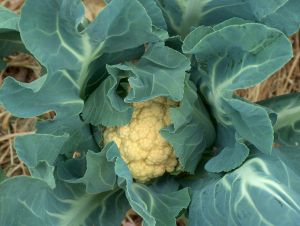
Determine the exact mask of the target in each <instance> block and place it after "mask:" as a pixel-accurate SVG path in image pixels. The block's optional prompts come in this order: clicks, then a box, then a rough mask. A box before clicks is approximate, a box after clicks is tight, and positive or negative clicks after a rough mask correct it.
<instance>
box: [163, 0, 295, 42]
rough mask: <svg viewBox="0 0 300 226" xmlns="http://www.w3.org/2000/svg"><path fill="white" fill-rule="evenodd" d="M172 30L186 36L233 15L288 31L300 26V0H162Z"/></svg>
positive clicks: (286, 32) (287, 32) (172, 32)
mask: <svg viewBox="0 0 300 226" xmlns="http://www.w3.org/2000/svg"><path fill="white" fill-rule="evenodd" d="M158 2H159V5H160V7H161V9H162V11H163V13H164V16H165V18H166V20H167V23H168V27H169V31H170V32H171V34H174V33H175V34H180V35H182V36H183V37H184V36H186V35H187V34H188V33H189V32H190V30H191V29H192V27H197V26H199V25H215V24H218V23H221V22H223V21H225V20H227V19H230V18H233V17H240V18H243V19H246V20H251V21H253V22H258V23H263V24H266V25H268V26H270V27H274V28H277V29H280V30H281V31H283V32H284V33H285V34H287V35H291V34H293V33H295V32H296V31H297V30H298V29H299V27H300V16H299V13H298V11H297V9H298V8H299V7H300V3H299V1H298V0H272V1H252V0H245V1H241V0H224V1H218V0H208V1H201V0H192V1H188V0H158Z"/></svg>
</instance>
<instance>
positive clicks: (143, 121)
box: [103, 97, 178, 182]
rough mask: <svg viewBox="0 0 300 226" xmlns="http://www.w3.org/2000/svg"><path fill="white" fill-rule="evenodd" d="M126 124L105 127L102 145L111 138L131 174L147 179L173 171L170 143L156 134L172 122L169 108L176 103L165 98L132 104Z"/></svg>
mask: <svg viewBox="0 0 300 226" xmlns="http://www.w3.org/2000/svg"><path fill="white" fill-rule="evenodd" d="M132 105H133V108H134V110H133V115H132V119H131V121H130V123H129V124H127V125H124V126H115V127H107V128H105V129H104V133H103V137H104V144H107V143H109V142H111V141H114V142H115V143H116V144H117V146H118V148H119V150H120V153H121V156H122V158H123V160H124V161H125V163H126V164H127V165H128V168H129V170H130V171H131V174H132V177H133V178H134V179H136V180H137V181H139V182H147V181H149V180H151V179H152V178H155V177H159V176H162V175H163V174H164V173H165V172H173V171H174V170H175V168H176V166H177V165H178V160H177V157H176V155H175V153H174V150H173V148H172V146H171V145H170V144H169V143H168V142H167V140H165V139H164V138H163V137H162V136H161V135H160V133H159V131H160V129H162V128H164V127H166V126H167V125H170V124H171V118H170V115H169V109H170V107H175V106H177V103H176V102H174V101H171V100H168V99H167V98H165V97H157V98H154V99H152V100H149V101H145V102H138V103H133V104H132Z"/></svg>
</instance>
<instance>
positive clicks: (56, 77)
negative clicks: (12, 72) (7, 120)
mask: <svg viewBox="0 0 300 226" xmlns="http://www.w3.org/2000/svg"><path fill="white" fill-rule="evenodd" d="M50 74H51V75H50ZM50 74H48V75H44V76H42V77H40V78H39V79H37V80H35V81H33V82H31V83H22V82H18V81H16V80H14V79H13V78H7V79H5V81H4V84H3V87H2V89H1V90H0V99H1V100H2V101H3V104H4V106H5V108H6V109H7V110H8V111H10V112H12V114H14V115H15V116H17V117H25V118H26V117H32V116H36V115H41V114H43V113H45V112H49V111H55V112H56V115H57V118H64V117H72V116H74V115H76V114H79V113H80V112H81V110H82V107H83V101H82V100H81V99H80V98H79V88H78V86H77V85H76V84H75V83H74V81H73V80H72V78H71V75H70V73H69V72H67V71H65V70H62V71H57V72H55V73H52V72H50Z"/></svg>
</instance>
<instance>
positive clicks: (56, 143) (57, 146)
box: [15, 134, 68, 188]
mask: <svg viewBox="0 0 300 226" xmlns="http://www.w3.org/2000/svg"><path fill="white" fill-rule="evenodd" d="M67 139H68V136H67V135H64V136H53V135H48V134H32V135H25V136H19V137H17V138H16V140H15V148H16V151H17V154H18V157H19V158H20V159H21V160H22V161H23V162H24V163H25V164H26V166H27V167H28V169H29V171H30V173H31V175H32V176H33V177H36V178H40V179H42V180H44V181H45V182H47V183H48V184H49V186H50V187H51V188H54V187H55V179H54V176H53V171H54V166H55V164H56V159H57V157H58V155H59V154H60V151H61V149H62V147H63V145H64V143H65V142H66V141H67Z"/></svg>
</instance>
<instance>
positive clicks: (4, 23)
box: [0, 5, 19, 35]
mask: <svg viewBox="0 0 300 226" xmlns="http://www.w3.org/2000/svg"><path fill="white" fill-rule="evenodd" d="M18 23H19V16H18V15H17V14H15V13H14V12H12V11H10V10H9V9H7V8H5V7H4V6H2V5H0V33H3V32H5V31H7V30H14V31H18V30H19V28H18ZM1 35H2V34H1Z"/></svg>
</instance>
